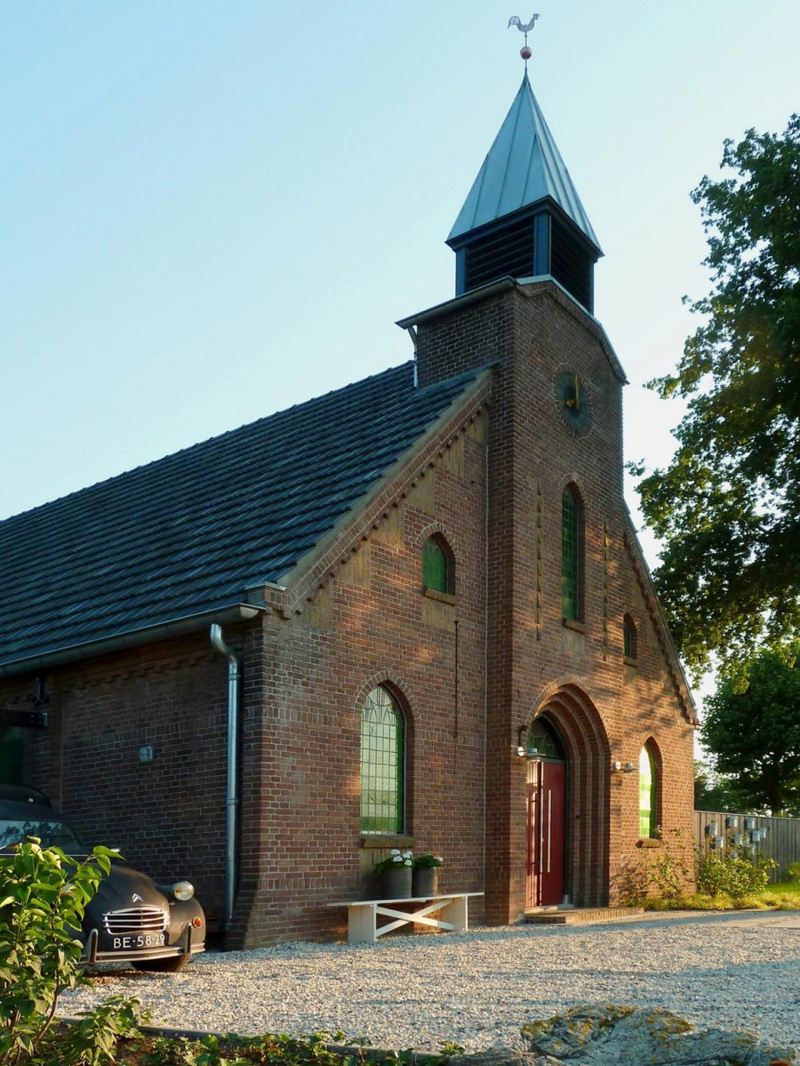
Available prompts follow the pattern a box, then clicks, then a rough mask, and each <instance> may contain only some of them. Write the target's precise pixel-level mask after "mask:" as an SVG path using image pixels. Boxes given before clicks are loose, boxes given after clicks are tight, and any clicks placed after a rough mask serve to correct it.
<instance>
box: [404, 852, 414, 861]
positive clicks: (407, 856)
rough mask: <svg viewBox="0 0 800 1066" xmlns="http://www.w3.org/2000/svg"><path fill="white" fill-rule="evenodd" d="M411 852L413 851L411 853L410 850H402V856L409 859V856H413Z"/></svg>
mask: <svg viewBox="0 0 800 1066" xmlns="http://www.w3.org/2000/svg"><path fill="white" fill-rule="evenodd" d="M413 854H414V853H413V852H412V851H404V852H403V858H404V859H410V858H412V857H413Z"/></svg>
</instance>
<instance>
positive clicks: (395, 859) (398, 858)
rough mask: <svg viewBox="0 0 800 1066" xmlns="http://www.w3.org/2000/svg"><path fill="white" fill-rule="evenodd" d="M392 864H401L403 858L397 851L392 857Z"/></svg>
mask: <svg viewBox="0 0 800 1066" xmlns="http://www.w3.org/2000/svg"><path fill="white" fill-rule="evenodd" d="M392 862H403V856H402V855H401V854H400V852H399V851H398V853H397V854H396V855H392Z"/></svg>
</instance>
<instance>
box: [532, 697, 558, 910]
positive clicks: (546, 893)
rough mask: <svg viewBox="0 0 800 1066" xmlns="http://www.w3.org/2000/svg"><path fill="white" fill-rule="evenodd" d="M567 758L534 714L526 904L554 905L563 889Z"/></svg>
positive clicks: (551, 730)
mask: <svg viewBox="0 0 800 1066" xmlns="http://www.w3.org/2000/svg"><path fill="white" fill-rule="evenodd" d="M566 798H567V761H566V756H565V753H564V747H563V745H562V743H561V740H560V738H559V737H558V734H557V733H556V731H555V729H554V728H553V727H552V726H551V725H550V723H549V722H548V721H546V719H543V718H537V719H536V721H535V722H534V723H533V726H532V727H531V731H530V733H529V735H528V796H527V807H528V810H527V817H528V855H527V877H526V899H525V903H526V906H527V907H546V906H555V905H556V904H559V903H561V902H562V901H563V899H564V895H565V892H566V885H565V876H564V875H565V869H566V863H565V858H566V841H565V828H566Z"/></svg>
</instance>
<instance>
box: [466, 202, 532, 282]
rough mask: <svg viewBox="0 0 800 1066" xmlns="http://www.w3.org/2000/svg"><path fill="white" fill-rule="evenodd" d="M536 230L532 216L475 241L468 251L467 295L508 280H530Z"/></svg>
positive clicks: (469, 245)
mask: <svg viewBox="0 0 800 1066" xmlns="http://www.w3.org/2000/svg"><path fill="white" fill-rule="evenodd" d="M533 229H534V221H533V217H532V216H530V215H529V216H528V217H527V218H521V219H518V220H517V221H515V222H513V223H511V225H509V226H504V227H502V228H501V229H497V230H493V231H492V232H490V233H487V234H485V235H484V236H482V237H476V238H475V239H474V240H472V241H471V242H470V243H469V244H468V245H467V246H466V248H465V254H466V286H465V287H466V291H467V292H469V291H470V290H471V289H477V288H478V287H479V286H480V285H486V284H488V283H489V282H490V281H497V279H498V278H504V277H507V276H510V277H512V278H524V277H530V276H531V274H533V272H534V271H533Z"/></svg>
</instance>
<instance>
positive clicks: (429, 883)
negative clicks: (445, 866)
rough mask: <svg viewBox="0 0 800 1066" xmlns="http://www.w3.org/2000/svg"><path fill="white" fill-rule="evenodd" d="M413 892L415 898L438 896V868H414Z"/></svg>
mask: <svg viewBox="0 0 800 1066" xmlns="http://www.w3.org/2000/svg"><path fill="white" fill-rule="evenodd" d="M413 892H414V895H415V896H438V895H439V867H438V866H418V867H416V868H415V869H414V880H413Z"/></svg>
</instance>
